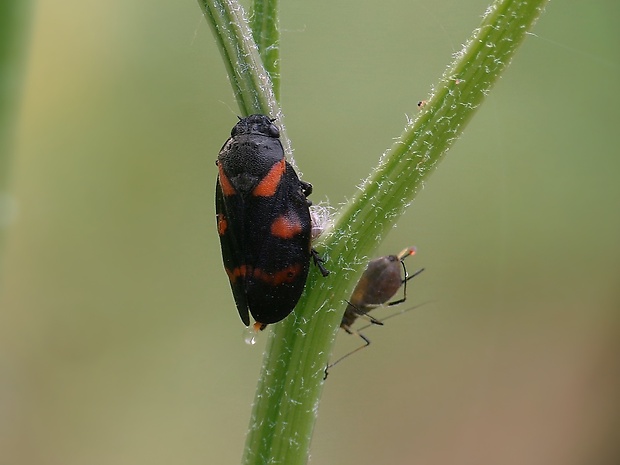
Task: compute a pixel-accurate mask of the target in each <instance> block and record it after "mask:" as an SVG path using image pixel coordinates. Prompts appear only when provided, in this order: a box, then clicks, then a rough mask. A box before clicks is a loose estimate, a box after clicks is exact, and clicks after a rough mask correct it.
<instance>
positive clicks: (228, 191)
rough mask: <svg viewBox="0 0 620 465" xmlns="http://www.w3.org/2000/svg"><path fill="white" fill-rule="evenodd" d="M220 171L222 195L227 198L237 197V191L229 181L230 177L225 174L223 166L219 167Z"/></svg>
mask: <svg viewBox="0 0 620 465" xmlns="http://www.w3.org/2000/svg"><path fill="white" fill-rule="evenodd" d="M219 171H220V174H219V177H220V187H221V188H222V194H224V195H225V196H227V197H230V196H231V195H235V194H236V193H237V191H236V190H235V188H234V187H233V185H232V183H231V182H230V180H229V179H228V176H226V174H225V173H224V170H223V169H222V165H221V164H220V165H219Z"/></svg>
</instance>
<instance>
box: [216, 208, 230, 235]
mask: <svg viewBox="0 0 620 465" xmlns="http://www.w3.org/2000/svg"><path fill="white" fill-rule="evenodd" d="M227 229H228V221H226V217H225V216H224V215H223V214H222V213H218V214H217V233H218V234H219V235H220V236H223V235H224V234H226V230H227Z"/></svg>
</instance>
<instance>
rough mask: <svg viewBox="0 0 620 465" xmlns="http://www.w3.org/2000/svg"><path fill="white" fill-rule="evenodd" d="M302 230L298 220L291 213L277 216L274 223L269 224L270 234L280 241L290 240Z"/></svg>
mask: <svg viewBox="0 0 620 465" xmlns="http://www.w3.org/2000/svg"><path fill="white" fill-rule="evenodd" d="M302 229H303V228H302V226H301V222H300V221H299V218H298V217H297V215H295V214H293V213H292V212H288V213H287V214H286V215H282V216H278V217H277V218H276V219H275V220H274V222H273V223H271V234H272V235H274V236H276V237H279V238H280V239H291V238H293V237H295V236H296V235H297V234H299V233H300V232H301V231H302Z"/></svg>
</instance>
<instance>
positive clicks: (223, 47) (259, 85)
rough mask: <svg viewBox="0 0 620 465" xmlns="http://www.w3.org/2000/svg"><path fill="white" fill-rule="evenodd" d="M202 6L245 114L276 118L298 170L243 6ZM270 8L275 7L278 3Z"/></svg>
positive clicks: (210, 1) (217, 2) (230, 2)
mask: <svg viewBox="0 0 620 465" xmlns="http://www.w3.org/2000/svg"><path fill="white" fill-rule="evenodd" d="M198 4H199V5H200V7H201V8H202V10H203V11H204V13H205V16H206V17H207V20H208V21H207V22H208V23H209V24H210V25H211V29H212V31H213V34H214V36H215V39H216V42H217V45H218V47H219V49H220V53H221V54H222V58H223V60H224V64H225V65H226V71H227V72H228V78H229V79H230V84H231V86H232V88H233V92H234V94H235V98H236V99H237V104H238V105H239V109H240V111H241V115H242V116H248V115H251V114H254V113H260V114H263V115H269V116H271V117H272V118H276V119H277V120H278V126H279V127H280V140H281V141H282V145H283V146H284V152H285V153H286V155H287V156H288V158H289V160H290V161H291V163H293V167H295V164H294V161H293V158H292V154H293V151H292V150H291V141H290V139H289V138H288V135H287V132H286V126H285V124H284V115H283V114H282V111H281V110H280V105H279V104H278V101H277V99H276V94H275V92H274V90H273V84H272V81H271V78H270V76H269V73H268V72H267V70H266V69H265V66H264V65H263V61H262V59H261V56H260V53H259V51H258V47H257V45H256V42H254V39H253V34H252V31H251V30H250V26H249V24H248V21H247V19H246V14H245V11H244V9H243V7H242V6H241V5H240V4H239V3H238V2H237V0H198ZM270 5H271V6H272V7H274V6H277V3H270ZM263 14H264V15H265V16H271V17H272V18H277V15H276V14H275V13H272V14H271V15H270V14H269V13H268V12H266V11H263ZM274 21H275V20H274ZM270 37H272V38H273V36H270ZM274 73H275V71H274Z"/></svg>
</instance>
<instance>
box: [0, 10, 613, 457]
mask: <svg viewBox="0 0 620 465" xmlns="http://www.w3.org/2000/svg"><path fill="white" fill-rule="evenodd" d="M281 3H282V5H281V8H282V24H281V28H282V76H283V79H282V104H283V108H284V111H285V113H286V116H287V118H286V122H287V127H288V131H289V135H290V136H291V138H292V141H293V145H294V147H295V156H296V162H297V164H298V165H299V166H300V168H301V169H302V171H303V173H304V179H306V180H308V181H311V182H312V183H313V184H314V194H313V196H312V198H313V200H314V201H315V202H318V201H329V202H330V203H331V204H332V205H334V206H337V205H338V204H339V203H341V202H343V201H344V200H345V199H346V198H348V197H350V196H351V195H353V193H354V192H355V185H356V184H358V183H359V181H360V179H362V178H364V177H365V176H366V175H367V174H368V172H369V170H370V169H371V167H372V166H373V165H374V164H375V163H376V162H377V159H378V157H379V155H380V154H381V153H382V151H383V150H384V149H385V148H386V147H387V146H389V145H390V144H391V142H392V138H393V137H395V136H397V135H398V134H400V132H401V130H402V128H403V127H404V124H405V121H406V115H410V116H413V115H415V113H416V112H417V106H416V104H417V102H418V100H421V99H424V98H425V97H426V96H427V94H428V91H429V89H430V86H431V85H432V84H433V83H434V82H436V81H437V79H438V77H439V75H440V74H441V73H442V72H443V70H444V68H445V66H446V64H447V63H448V62H449V61H450V59H451V54H453V53H454V52H456V51H458V50H459V49H460V44H461V43H462V42H464V41H465V40H466V39H467V38H468V37H469V34H470V32H471V31H472V30H473V28H475V27H476V26H477V25H478V23H479V21H480V15H481V14H482V12H483V11H484V9H485V7H486V5H487V3H486V2H485V1H482V0H475V1H471V2H459V1H456V0H451V1H444V2H431V1H419V2H405V1H402V0H401V1H393V0H386V1H384V2H364V3H360V2H327V1H321V2H302V1H290V2H281ZM619 10H620V7H619V6H618V2H616V1H615V0H605V1H604V0H599V1H594V2H578V1H575V0H572V1H563V2H560V1H556V2H551V3H550V4H549V6H548V8H547V12H546V13H545V14H544V15H543V17H542V18H541V20H540V21H539V23H538V25H537V26H536V28H535V30H534V34H533V35H531V36H530V37H529V38H528V39H527V41H526V43H525V44H524V46H523V47H522V48H521V49H520V50H519V52H518V53H517V56H516V59H515V60H514V62H513V64H512V65H511V66H510V67H509V69H508V70H507V72H506V73H505V75H504V78H503V79H502V80H501V81H500V83H499V85H498V86H497V87H496V88H495V89H494V90H493V91H492V93H491V95H490V97H489V98H488V100H487V101H486V102H485V104H484V105H483V106H482V108H481V109H480V111H479V112H478V113H477V115H476V116H475V118H474V119H473V120H472V122H471V123H470V125H469V126H468V128H467V129H466V132H465V134H464V136H463V137H462V138H461V140H459V141H458V142H457V143H456V144H455V146H454V147H453V149H452V150H451V152H450V153H449V154H448V156H447V158H446V160H445V161H444V162H443V163H442V164H441V165H440V166H439V169H438V170H437V171H436V172H435V173H434V174H433V175H432V176H431V177H430V179H429V181H428V182H427V184H426V186H425V189H424V190H423V191H422V192H421V193H420V195H419V196H418V198H417V199H416V201H415V202H414V204H413V205H412V207H411V208H409V210H408V211H407V213H406V214H405V216H404V217H403V218H402V220H401V221H400V222H399V224H398V227H397V228H395V229H394V230H393V231H392V232H391V233H390V235H389V236H388V237H387V240H386V241H385V242H384V243H383V244H382V245H381V248H380V250H379V252H378V254H388V253H396V252H398V251H400V250H401V249H402V248H404V247H405V246H409V245H416V246H417V247H418V254H417V256H416V257H414V258H412V259H410V260H409V263H408V265H409V269H410V270H415V269H417V268H419V267H422V266H423V267H426V269H427V271H426V272H425V273H423V274H422V275H420V277H418V278H416V279H415V280H414V281H413V284H412V285H411V286H410V287H409V300H408V301H407V303H406V304H404V305H405V306H407V305H414V304H419V303H421V302H426V301H432V303H430V304H427V305H424V306H422V307H421V308H419V309H417V310H415V311H413V312H408V313H407V314H405V315H402V316H399V317H398V318H395V319H391V320H389V321H388V322H386V325H385V326H384V327H375V328H370V329H368V330H367V331H366V332H365V334H366V335H367V336H368V337H369V338H370V339H371V340H372V341H373V344H372V345H371V346H370V348H368V349H367V350H365V351H362V352H361V353H360V354H356V355H355V356H353V357H351V358H350V359H348V360H347V361H346V362H343V363H342V364H341V365H339V366H338V367H336V368H334V370H332V373H331V374H330V377H329V379H328V380H327V384H326V386H325V390H324V397H323V401H322V404H321V410H320V415H319V420H318V423H317V427H316V434H315V437H314V441H313V449H312V451H313V452H312V457H311V463H314V464H339V465H349V464H351V465H352V464H355V465H364V464H378V463H381V464H425V465H434V464H437V465H439V464H447V463H449V464H476V465H487V464H488V465H497V464H501V465H504V464H506V465H510V464H529V465H532V464H534V465H537V464H540V465H543V464H544V465H554V464H557V465H581V464H584V465H585V464H588V465H593V464H594V465H599V464H600V465H602V464H610V465H611V464H617V463H618V462H619V461H620V446H619V444H620V441H619V440H620V318H619V317H620V312H619V310H620V291H619V289H620V241H619V238H620V179H619V178H620V158H619V153H618V149H617V127H618V123H619V122H620V121H619V118H618V108H620V97H619V95H620V93H619V92H618V73H619V72H620V54H619V53H618V52H619V51H620V32H619V30H618V26H617V25H618V22H619V21H620V14H619ZM23 89H24V94H23V98H22V106H21V109H20V113H19V120H18V125H17V127H18V134H17V139H16V147H17V148H16V151H15V156H14V160H13V169H12V172H11V184H12V193H13V199H14V201H15V203H16V205H17V214H16V216H15V218H14V220H13V221H12V222H11V224H10V225H9V226H8V230H7V242H6V244H5V261H4V277H3V278H4V279H3V282H2V295H1V297H0V308H1V313H0V464H11V465H14V464H28V465H30V464H33V465H34V464H45V465H56V464H58V465H61V464H62V465H83V464H102V465H112V464H114V465H120V464H132V465H133V464H149V465H159V464H162V465H163V464H172V463H174V464H187V465H190V464H234V463H238V462H239V459H240V457H241V452H242V448H243V443H244V435H245V431H246V427H247V424H248V421H249V413H250V405H251V402H252V400H253V393H254V388H255V384H256V378H257V375H258V372H259V368H260V364H261V353H262V348H263V347H264V343H265V339H266V338H265V337H262V338H261V340H260V341H259V343H258V344H257V345H256V346H254V347H249V346H246V345H245V344H244V343H243V341H242V333H243V331H242V329H243V326H242V324H241V322H240V321H239V318H238V316H237V312H236V310H235V307H234V302H233V298H232V295H231V292H230V289H229V287H228V282H227V279H226V275H225V273H224V272H223V270H222V266H221V258H220V251H219V243H218V239H217V236H216V231H215V220H214V216H215V213H214V205H213V204H214V184H215V176H216V170H215V165H214V161H215V158H216V156H217V153H218V150H219V148H220V147H221V145H222V143H223V142H224V141H225V140H226V138H227V137H228V134H229V131H230V128H231V127H232V125H233V124H234V123H235V121H236V116H235V115H236V113H237V108H236V104H235V101H234V98H233V97H232V92H231V89H230V86H229V85H228V82H227V78H226V75H225V70H224V66H223V64H222V61H221V59H220V56H219V53H218V51H217V49H216V47H215V43H214V40H213V38H212V34H211V31H210V29H209V27H208V25H207V24H206V22H205V20H204V19H203V18H202V14H201V11H200V8H199V7H198V5H197V3H196V2H194V1H185V2H178V1H177V2H162V3H156V4H154V3H153V2H147V1H143V0H137V1H133V2H125V1H120V0H110V1H107V2H96V1H82V2H76V1H67V0H64V1H62V0H61V1H56V2H51V1H47V0H42V1H39V2H38V3H37V7H36V11H35V15H34V17H33V20H32V37H31V40H30V48H29V56H28V63H27V70H26V82H25V83H24V86H23ZM614 141H616V142H614ZM334 272H335V273H337V270H334ZM343 310H344V305H343ZM389 313H390V311H389V310H378V311H376V313H375V316H377V317H382V316H385V315H387V314H389ZM358 343H359V340H356V339H355V338H353V337H351V336H347V335H345V334H342V335H341V336H340V338H339V340H338V344H337V347H336V354H337V355H338V354H343V353H345V352H346V351H348V350H350V349H351V348H353V347H356V346H357V345H358Z"/></svg>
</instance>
